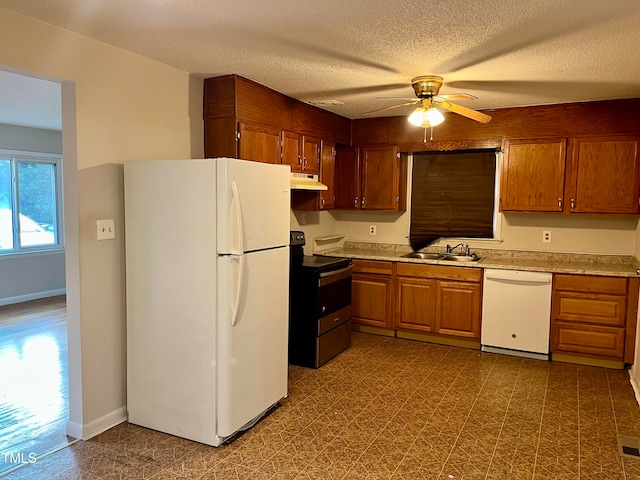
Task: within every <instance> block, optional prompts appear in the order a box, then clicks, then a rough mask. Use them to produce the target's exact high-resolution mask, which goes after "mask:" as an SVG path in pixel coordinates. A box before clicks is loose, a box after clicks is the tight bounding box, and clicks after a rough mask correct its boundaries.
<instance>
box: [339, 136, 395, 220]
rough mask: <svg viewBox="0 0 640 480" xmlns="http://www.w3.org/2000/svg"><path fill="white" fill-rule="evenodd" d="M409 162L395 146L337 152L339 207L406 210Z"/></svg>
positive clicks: (340, 149)
mask: <svg viewBox="0 0 640 480" xmlns="http://www.w3.org/2000/svg"><path fill="white" fill-rule="evenodd" d="M406 184H407V167H406V161H405V160H404V159H401V158H400V156H399V154H398V148H397V147H395V146H376V147H361V148H355V147H344V148H338V149H337V152H336V203H335V208H336V209H362V210H392V211H404V210H406Z"/></svg>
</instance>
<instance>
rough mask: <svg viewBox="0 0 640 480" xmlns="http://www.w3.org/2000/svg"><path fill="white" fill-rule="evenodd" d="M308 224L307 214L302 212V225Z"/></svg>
mask: <svg viewBox="0 0 640 480" xmlns="http://www.w3.org/2000/svg"><path fill="white" fill-rule="evenodd" d="M306 224H307V214H306V213H304V212H302V213H301V214H300V225H306Z"/></svg>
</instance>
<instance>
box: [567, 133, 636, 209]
mask: <svg viewBox="0 0 640 480" xmlns="http://www.w3.org/2000/svg"><path fill="white" fill-rule="evenodd" d="M570 165H571V169H570V172H571V175H570V177H569V179H568V181H567V193H568V196H569V202H568V205H567V207H568V209H569V212H571V213H619V214H624V213H627V214H635V213H638V201H639V196H638V191H639V188H640V168H639V165H638V137H587V138H574V139H572V140H571V160H570Z"/></svg>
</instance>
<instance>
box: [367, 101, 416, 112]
mask: <svg viewBox="0 0 640 480" xmlns="http://www.w3.org/2000/svg"><path fill="white" fill-rule="evenodd" d="M419 102H420V100H419V99H416V100H414V101H412V102H406V103H400V104H398V105H391V106H390V107H383V108H377V109H375V110H369V111H368V112H363V113H362V115H369V114H370V113H378V112H384V111H385V110H391V109H392V108H398V107H406V106H407V105H415V104H416V103H419Z"/></svg>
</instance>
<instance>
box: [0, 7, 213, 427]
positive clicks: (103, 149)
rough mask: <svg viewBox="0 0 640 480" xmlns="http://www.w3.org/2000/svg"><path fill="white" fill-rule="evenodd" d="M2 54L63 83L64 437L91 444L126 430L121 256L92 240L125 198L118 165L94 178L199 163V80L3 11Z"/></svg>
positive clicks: (7, 61) (16, 68)
mask: <svg viewBox="0 0 640 480" xmlns="http://www.w3.org/2000/svg"><path fill="white" fill-rule="evenodd" d="M0 45H3V46H7V48H2V49H0V68H4V69H7V70H10V71H13V72H17V73H22V74H25V73H27V74H31V75H33V76H36V77H40V78H45V79H47V80H52V81H60V82H61V83H62V84H63V89H62V102H63V105H62V109H63V132H62V133H63V140H62V142H63V152H62V154H63V157H64V162H65V163H64V189H65V192H64V193H65V222H66V229H65V236H66V241H67V244H66V247H67V258H66V270H67V272H66V276H67V311H68V318H69V321H68V328H69V381H70V384H69V391H70V422H69V426H68V431H69V432H70V433H73V434H74V435H75V436H83V437H85V438H87V437H90V436H92V435H94V434H96V433H98V432H99V431H100V430H102V429H105V428H108V427H109V426H111V425H112V424H114V423H117V422H118V421H120V420H121V419H122V418H123V417H122V415H123V412H124V408H125V404H124V391H123V385H124V381H125V378H124V358H123V357H122V356H121V355H120V356H119V354H118V352H121V342H122V338H123V334H124V328H123V325H124V312H123V309H122V308H121V307H122V302H123V301H124V300H123V297H117V292H118V291H119V290H120V288H121V282H122V278H123V274H124V271H123V265H122V262H121V254H122V252H121V251H120V250H119V249H118V248H115V247H106V246H105V245H104V244H103V243H102V242H101V244H99V245H98V244H96V243H95V240H94V236H93V235H92V232H93V231H94V228H95V227H94V222H95V220H97V218H96V217H97V216H103V215H112V217H109V218H116V219H117V218H118V216H117V215H118V208H119V207H118V205H120V202H121V191H120V190H119V188H117V185H115V184H114V183H113V182H114V181H115V182H116V183H117V181H118V180H115V177H114V176H113V167H112V166H106V167H104V168H97V169H95V170H88V169H91V168H92V167H99V166H101V165H105V164H112V163H113V164H119V163H122V162H123V161H125V160H127V159H134V158H135V159H151V158H160V159H163V158H165V159H166V158H193V157H202V155H203V145H204V142H203V124H202V81H201V80H198V79H195V78H192V77H190V76H189V74H188V73H186V72H183V71H179V70H177V69H174V68H172V67H169V66H166V65H163V64H160V63H158V62H155V61H153V60H149V59H147V58H144V57H141V56H139V55H136V54H133V53H130V52H126V51H124V50H121V49H119V48H116V47H112V46H109V45H106V44H103V43H101V42H98V41H95V40H93V39H90V38H88V37H84V36H82V35H78V34H76V33H73V32H70V31H67V30H64V29H62V28H59V27H55V26H53V25H49V24H46V23H44V22H40V21H37V20H33V19H31V18H28V17H25V16H23V15H19V14H16V13H14V12H11V11H8V10H4V9H0ZM9 46H10V47H9ZM84 170H86V172H85V171H84ZM93 182H96V189H95V190H94V189H92V184H93ZM112 301H115V304H113V305H108V304H109V302H112ZM80 342H82V343H80ZM105 352H107V353H105ZM111 354H113V356H110V355H111ZM105 355H106V356H105Z"/></svg>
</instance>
